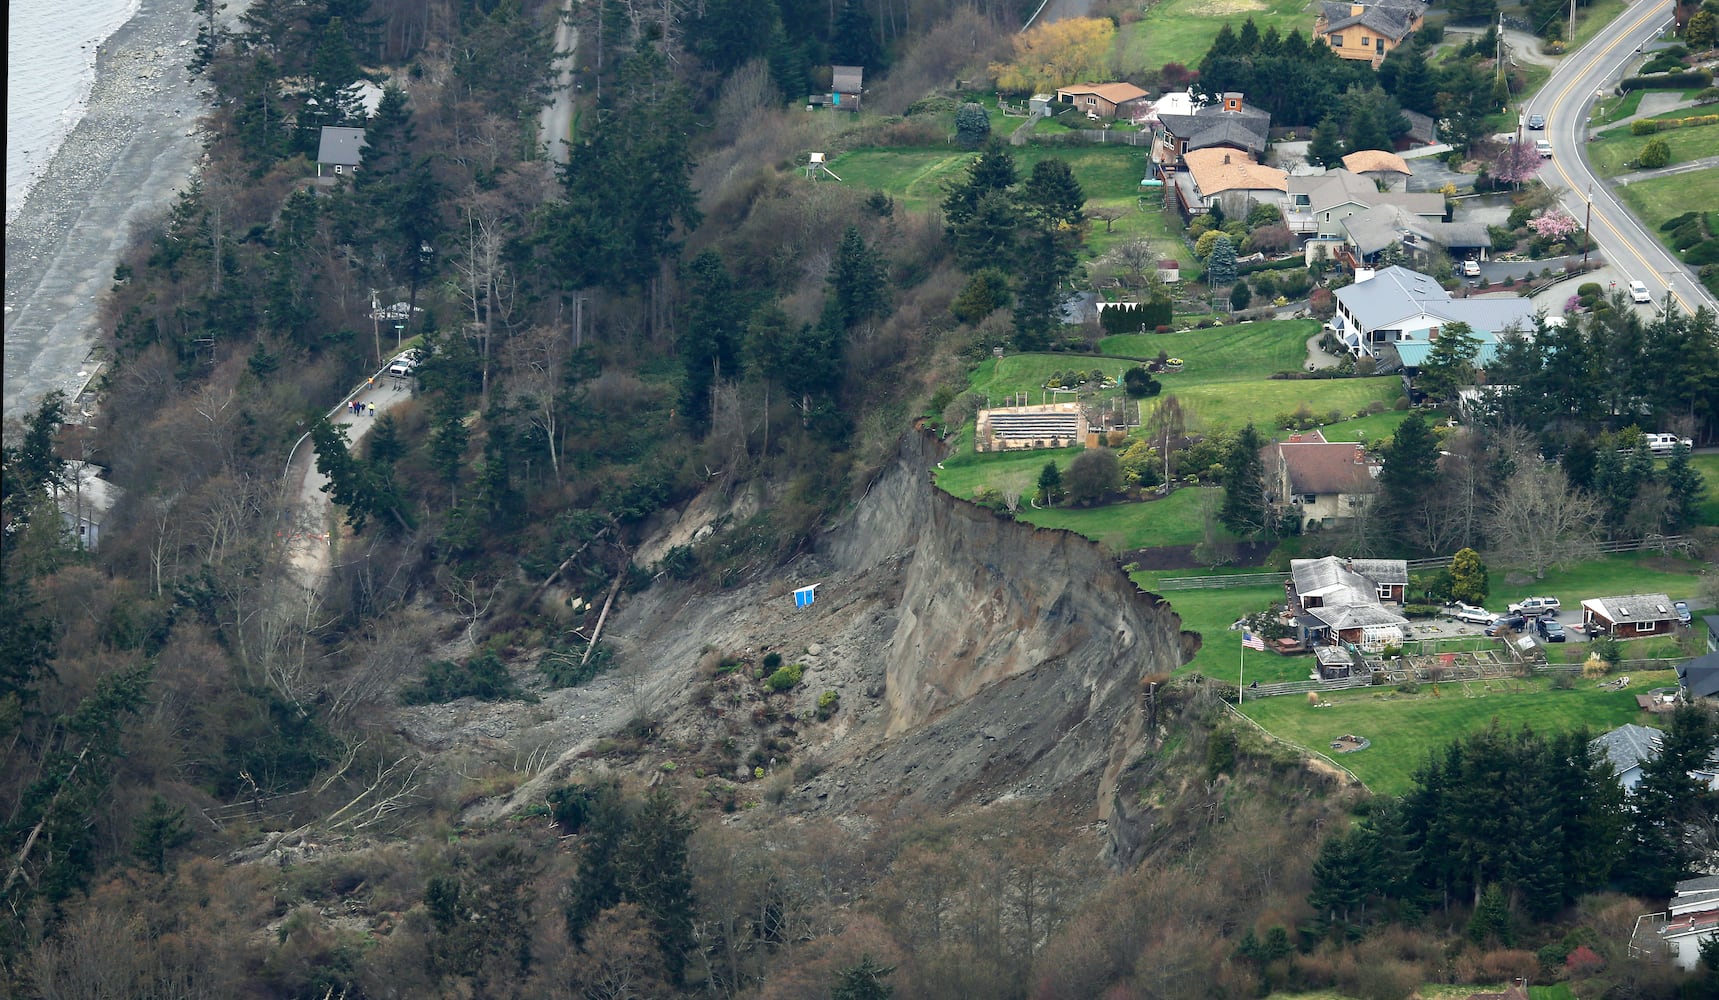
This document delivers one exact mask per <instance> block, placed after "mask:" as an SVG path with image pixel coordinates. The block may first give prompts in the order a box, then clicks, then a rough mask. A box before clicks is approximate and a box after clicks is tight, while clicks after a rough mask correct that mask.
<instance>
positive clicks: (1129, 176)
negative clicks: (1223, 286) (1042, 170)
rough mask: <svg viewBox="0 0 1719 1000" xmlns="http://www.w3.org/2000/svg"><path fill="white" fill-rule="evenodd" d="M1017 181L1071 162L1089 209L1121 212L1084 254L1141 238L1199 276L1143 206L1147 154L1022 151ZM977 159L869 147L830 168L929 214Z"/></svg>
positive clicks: (1155, 212) (1165, 223) (1173, 236)
mask: <svg viewBox="0 0 1719 1000" xmlns="http://www.w3.org/2000/svg"><path fill="white" fill-rule="evenodd" d="M1012 151H1013V153H1014V156H1015V167H1016V169H1017V171H1018V172H1019V174H1020V176H1021V177H1022V178H1025V177H1026V176H1027V175H1029V174H1030V173H1032V169H1033V164H1034V163H1037V162H1038V161H1039V160H1042V159H1047V158H1050V157H1055V158H1057V159H1062V160H1066V161H1068V165H1069V168H1070V169H1071V170H1073V171H1074V176H1075V179H1076V180H1078V181H1080V186H1081V190H1082V191H1083V192H1085V194H1086V199H1087V207H1088V208H1097V207H1099V206H1110V207H1116V208H1122V209H1126V210H1127V211H1126V214H1124V215H1123V216H1122V217H1121V218H1119V219H1117V220H1116V221H1115V222H1113V223H1112V224H1111V226H1110V227H1109V229H1108V230H1106V228H1105V226H1104V224H1103V223H1101V222H1100V223H1094V224H1093V226H1092V228H1091V230H1090V232H1089V233H1088V234H1087V250H1088V252H1089V253H1091V254H1092V255H1093V256H1098V255H1100V254H1103V253H1104V252H1105V251H1106V250H1108V249H1109V248H1110V247H1112V246H1114V245H1115V244H1117V243H1119V242H1123V241H1125V240H1131V239H1139V238H1145V239H1148V240H1151V241H1152V244H1153V247H1154V249H1155V250H1157V252H1159V253H1160V254H1162V255H1164V256H1167V257H1175V258H1177V259H1178V260H1180V261H1181V262H1182V266H1183V269H1184V275H1185V276H1186V277H1196V276H1197V274H1193V273H1189V271H1190V270H1192V271H1195V272H1197V270H1198V268H1197V266H1196V262H1195V260H1194V257H1193V254H1192V253H1191V252H1189V250H1188V249H1187V247H1186V246H1185V245H1184V244H1183V242H1182V239H1181V225H1180V223H1179V222H1177V223H1172V222H1171V220H1169V219H1167V218H1166V217H1165V214H1164V211H1163V210H1162V208H1160V207H1155V206H1150V205H1148V206H1145V207H1142V205H1141V202H1140V178H1141V177H1143V176H1145V173H1146V157H1145V151H1144V150H1142V149H1137V148H1135V147H1133V146H1056V147H1051V146H1022V147H1019V148H1016V149H1013V150H1012ZM975 155H977V154H975V153H973V152H972V151H970V150H963V149H956V148H953V147H947V146H940V147H936V148H931V149H925V148H906V149H901V148H893V147H892V148H870V149H858V150H854V151H852V152H849V153H843V154H842V155H840V156H838V157H836V158H835V159H834V160H832V161H831V162H830V169H831V170H833V171H835V173H836V174H837V176H839V177H841V178H842V182H843V183H844V184H848V185H852V186H857V187H862V188H868V189H872V190H877V191H882V192H884V193H886V194H889V195H892V196H894V197H895V199H896V200H897V201H899V202H901V203H902V205H903V207H905V208H909V209H912V210H914V211H926V210H929V209H931V208H934V207H936V206H937V205H939V204H941V203H942V201H943V196H944V192H945V190H946V189H947V188H948V185H949V184H950V183H951V182H953V181H955V180H956V179H958V178H959V177H960V176H961V173H962V171H964V170H965V169H966V167H967V163H968V161H969V160H971V159H972V158H973V157H974V156H975Z"/></svg>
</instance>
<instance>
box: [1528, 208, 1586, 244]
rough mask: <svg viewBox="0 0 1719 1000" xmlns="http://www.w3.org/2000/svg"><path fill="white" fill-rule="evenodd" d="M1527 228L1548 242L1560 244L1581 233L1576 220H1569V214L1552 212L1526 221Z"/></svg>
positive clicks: (1559, 211)
mask: <svg viewBox="0 0 1719 1000" xmlns="http://www.w3.org/2000/svg"><path fill="white" fill-rule="evenodd" d="M1528 228H1529V229H1532V230H1534V232H1536V233H1538V234H1539V235H1541V236H1544V237H1546V238H1547V239H1550V240H1558V241H1559V242H1562V241H1564V240H1567V239H1569V238H1570V237H1571V236H1572V235H1574V234H1575V233H1578V232H1580V231H1581V228H1582V227H1581V226H1578V225H1576V220H1575V219H1572V218H1570V213H1568V212H1565V211H1562V210H1553V211H1550V212H1547V213H1546V214H1544V215H1541V216H1537V217H1535V218H1532V219H1529V220H1528Z"/></svg>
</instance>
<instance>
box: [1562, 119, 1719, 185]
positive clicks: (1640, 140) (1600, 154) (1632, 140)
mask: <svg viewBox="0 0 1719 1000" xmlns="http://www.w3.org/2000/svg"><path fill="white" fill-rule="evenodd" d="M1656 138H1658V139H1664V140H1665V141H1666V143H1667V144H1668V145H1669V146H1670V147H1671V163H1672V165H1673V166H1676V165H1677V164H1679V163H1685V162H1688V161H1689V160H1693V159H1696V158H1698V157H1702V156H1711V155H1713V151H1714V150H1715V149H1719V125H1701V126H1698V127H1696V128H1674V129H1668V130H1667V131H1664V132H1658V133H1655V134H1653V135H1630V134H1629V127H1628V126H1623V127H1620V128H1614V129H1610V130H1608V131H1606V132H1602V133H1600V138H1599V140H1598V141H1595V142H1590V143H1588V162H1590V163H1592V164H1593V166H1594V169H1595V170H1596V171H1597V172H1598V173H1599V174H1600V175H1601V176H1603V177H1615V176H1617V175H1618V174H1625V173H1629V172H1630V171H1631V170H1633V169H1635V168H1634V167H1631V166H1630V164H1631V163H1633V162H1635V158H1636V157H1637V156H1640V155H1641V148H1642V147H1643V146H1645V145H1647V144H1648V141H1649V140H1652V139H1656ZM1700 173H1705V171H1700ZM1692 176H1695V175H1694V174H1681V175H1678V178H1677V179H1678V180H1679V181H1682V180H1683V179H1684V178H1687V177H1692ZM1632 186H1633V185H1632Z"/></svg>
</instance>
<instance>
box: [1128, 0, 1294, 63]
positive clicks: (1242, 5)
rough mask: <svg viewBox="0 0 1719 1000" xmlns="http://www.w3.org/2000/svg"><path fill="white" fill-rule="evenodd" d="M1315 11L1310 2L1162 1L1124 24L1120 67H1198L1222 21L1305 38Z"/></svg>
mask: <svg viewBox="0 0 1719 1000" xmlns="http://www.w3.org/2000/svg"><path fill="white" fill-rule="evenodd" d="M1316 10H1317V8H1316V7H1315V5H1314V4H1313V3H1311V2H1309V0H1220V2H1217V3H1213V2H1212V0H1164V2H1163V3H1155V4H1153V5H1151V6H1150V7H1149V8H1147V10H1146V13H1145V14H1144V15H1142V16H1141V18H1140V20H1138V21H1135V22H1134V23H1132V24H1126V25H1123V27H1122V54H1121V64H1122V65H1124V66H1144V67H1146V68H1148V69H1156V68H1157V67H1159V66H1162V65H1164V64H1165V63H1167V62H1179V63H1182V64H1183V65H1186V66H1194V65H1197V64H1198V63H1199V61H1200V57H1201V56H1203V55H1205V54H1206V50H1207V49H1209V48H1211V47H1212V39H1214V38H1216V37H1218V30H1219V29H1220V28H1222V27H1223V26H1224V22H1226V21H1229V22H1232V23H1233V24H1234V25H1235V27H1236V28H1237V29H1238V30H1239V29H1240V28H1241V26H1242V22H1244V21H1246V20H1247V19H1248V18H1250V17H1251V18H1253V21H1254V24H1256V25H1258V26H1259V30H1260V34H1264V33H1265V29H1266V28H1268V27H1271V26H1273V25H1275V26H1276V27H1277V31H1278V34H1280V35H1287V34H1289V33H1290V32H1291V31H1294V30H1295V29H1297V28H1300V29H1301V34H1302V35H1303V36H1307V35H1310V34H1311V33H1312V31H1313V17H1314V14H1315V12H1316Z"/></svg>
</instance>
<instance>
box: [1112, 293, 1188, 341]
mask: <svg viewBox="0 0 1719 1000" xmlns="http://www.w3.org/2000/svg"><path fill="white" fill-rule="evenodd" d="M1172 318H1173V315H1172V306H1171V303H1170V300H1169V299H1167V298H1153V299H1151V300H1150V301H1147V302H1124V303H1119V304H1117V305H1114V306H1110V307H1108V308H1106V309H1105V310H1104V311H1103V312H1101V313H1099V314H1098V325H1099V326H1100V327H1101V328H1103V330H1104V332H1105V333H1109V334H1117V333H1139V332H1141V331H1144V330H1152V329H1156V328H1158V327H1164V326H1169V325H1170V320H1171V319H1172Z"/></svg>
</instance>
